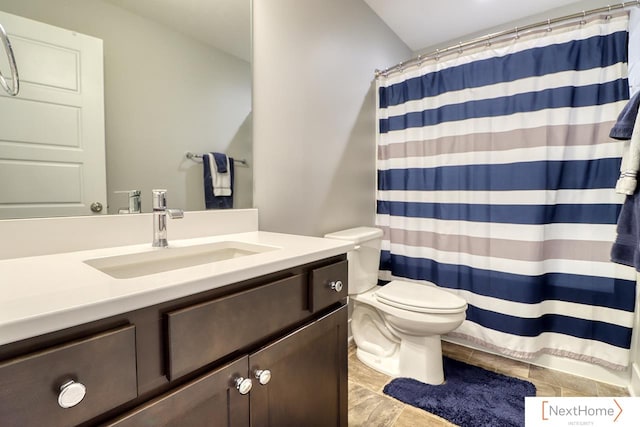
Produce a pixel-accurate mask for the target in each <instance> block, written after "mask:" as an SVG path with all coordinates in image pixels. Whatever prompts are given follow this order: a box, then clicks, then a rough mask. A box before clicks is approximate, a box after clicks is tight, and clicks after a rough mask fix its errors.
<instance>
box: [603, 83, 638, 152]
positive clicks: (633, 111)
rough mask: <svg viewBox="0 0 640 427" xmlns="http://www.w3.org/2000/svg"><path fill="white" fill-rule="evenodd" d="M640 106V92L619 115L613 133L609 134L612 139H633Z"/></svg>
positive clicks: (612, 129)
mask: <svg viewBox="0 0 640 427" xmlns="http://www.w3.org/2000/svg"><path fill="white" fill-rule="evenodd" d="M638 105H640V92H638V93H636V94H635V95H633V98H631V100H629V102H628V103H627V105H625V106H624V108H623V109H622V111H621V112H620V114H619V115H618V120H617V121H616V124H615V125H613V127H612V128H611V132H609V136H610V137H611V138H613V139H623V140H626V139H631V134H632V133H633V127H634V125H635V124H636V117H637V115H638Z"/></svg>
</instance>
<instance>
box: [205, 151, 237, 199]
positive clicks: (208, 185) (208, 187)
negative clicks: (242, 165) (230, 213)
mask: <svg viewBox="0 0 640 427" xmlns="http://www.w3.org/2000/svg"><path fill="white" fill-rule="evenodd" d="M215 154H216V153H214V159H215V161H216V166H217V167H218V168H220V166H219V165H220V164H219V163H218V160H217V158H216V156H215ZM209 156H210V154H203V155H202V166H203V167H202V170H203V179H204V204H205V207H206V208H207V209H231V208H233V179H234V177H233V172H234V170H233V166H234V164H233V159H232V158H231V157H229V173H230V174H231V176H230V178H231V196H214V195H213V181H212V179H211V166H210V164H209ZM223 156H224V154H223ZM225 157H226V156H225ZM224 163H225V169H226V166H227V164H226V161H225V162H224ZM218 170H220V169H218Z"/></svg>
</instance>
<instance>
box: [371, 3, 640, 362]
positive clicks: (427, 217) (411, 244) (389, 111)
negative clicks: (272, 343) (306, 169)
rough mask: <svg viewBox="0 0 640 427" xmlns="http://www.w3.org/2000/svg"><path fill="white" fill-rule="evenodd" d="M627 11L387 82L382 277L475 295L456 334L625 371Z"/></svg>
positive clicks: (380, 205)
mask: <svg viewBox="0 0 640 427" xmlns="http://www.w3.org/2000/svg"><path fill="white" fill-rule="evenodd" d="M627 23H628V16H627V14H621V15H617V16H613V17H611V16H608V17H598V18H595V19H593V20H590V21H589V22H582V23H580V24H578V23H576V24H575V25H573V24H572V25H566V26H564V27H561V28H554V29H553V30H552V31H541V32H539V33H537V34H530V35H528V36H522V37H519V38H514V39H513V40H510V41H506V42H501V43H500V44H494V45H493V46H483V47H482V48H479V49H476V50H474V51H472V52H464V53H459V54H455V55H452V56H449V57H447V58H443V59H440V60H439V61H438V60H430V61H429V62H426V63H424V64H422V65H421V66H419V67H413V68H412V69H408V70H405V71H403V72H400V73H394V74H390V75H389V76H386V77H385V76H381V77H379V78H378V81H377V84H378V105H379V107H378V119H379V120H378V123H379V132H378V190H377V219H376V222H377V225H378V226H379V227H381V228H382V229H383V230H384V237H383V246H382V257H381V263H380V279H381V280H382V281H383V282H384V281H388V280H393V279H403V280H410V281H415V282H419V283H420V282H422V283H427V282H431V283H434V284H436V285H438V286H441V287H443V288H447V289H448V290H450V291H452V292H454V293H456V294H458V295H460V296H461V297H463V298H465V299H466V300H467V302H468V304H469V308H468V311H467V320H466V321H465V322H464V323H463V324H462V326H461V327H460V328H458V329H457V330H456V331H454V332H453V333H452V334H451V336H453V337H458V338H463V339H466V340H469V341H472V342H473V343H475V344H477V345H480V346H483V347H485V348H488V349H491V350H494V351H498V352H500V353H502V354H506V355H510V356H513V357H517V358H522V359H530V358H533V357H535V356H537V355H539V354H541V353H548V354H553V355H559V356H564V357H570V358H574V359H580V360H585V361H589V362H592V363H596V364H601V365H604V366H607V367H609V368H612V369H625V368H626V367H627V365H628V362H629V348H630V343H631V331H632V325H633V316H634V307H635V271H634V270H633V269H631V268H629V267H625V266H621V265H618V264H614V263H612V262H610V261H609V253H610V249H611V244H612V242H613V241H614V240H615V227H616V221H617V217H618V214H619V212H620V208H621V203H622V202H623V201H624V199H623V198H621V197H622V196H620V195H617V194H616V193H615V192H614V190H613V188H614V187H615V182H616V179H617V178H618V176H619V167H620V158H621V155H622V142H620V141H615V140H612V139H610V138H609V137H608V133H609V130H610V129H611V127H612V125H613V123H614V122H615V119H616V118H617V116H618V114H619V112H620V111H621V110H622V108H623V107H624V106H625V105H626V101H627V100H628V98H629V90H628V82H627V38H628V33H627Z"/></svg>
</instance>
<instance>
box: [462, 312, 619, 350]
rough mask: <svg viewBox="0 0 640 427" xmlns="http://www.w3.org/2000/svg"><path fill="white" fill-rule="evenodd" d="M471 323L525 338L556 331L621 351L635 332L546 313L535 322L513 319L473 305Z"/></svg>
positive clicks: (533, 320) (468, 314) (469, 315)
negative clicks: (602, 343) (605, 344)
mask: <svg viewBox="0 0 640 427" xmlns="http://www.w3.org/2000/svg"><path fill="white" fill-rule="evenodd" d="M467 320H469V321H470V322H475V323H478V324H479V325H482V326H484V327H487V328H491V329H494V330H496V331H501V332H505V333H508V334H514V335H519V336H524V337H535V336H538V335H540V334H541V333H543V332H554V333H558V334H564V335H570V336H573V337H577V338H583V339H588V340H596V341H601V342H605V343H607V344H611V345H613V346H616V347H620V348H627V346H628V342H629V341H630V340H631V329H630V328H625V327H622V326H618V325H612V324H610V323H606V322H594V321H587V320H583V319H577V318H575V317H570V316H563V315H560V314H545V315H542V316H540V317H536V318H533V319H526V318H522V317H516V316H509V315H506V314H501V313H496V312H494V311H491V310H482V309H480V308H478V307H474V306H472V305H471V306H469V308H468V309H467Z"/></svg>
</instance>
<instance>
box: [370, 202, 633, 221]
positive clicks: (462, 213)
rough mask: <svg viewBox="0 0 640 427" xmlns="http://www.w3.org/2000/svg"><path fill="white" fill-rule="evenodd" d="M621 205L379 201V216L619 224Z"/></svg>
mask: <svg viewBox="0 0 640 427" xmlns="http://www.w3.org/2000/svg"><path fill="white" fill-rule="evenodd" d="M621 209H622V206H621V205H619V204H612V203H610V204H605V203H603V204H595V203H592V204H590V205H589V209H585V205H578V204H557V205H480V204H477V203H476V204H470V203H466V204H465V203H420V202H390V201H383V200H379V201H378V202H377V213H378V214H382V215H393V216H403V217H408V218H434V219H441V220H450V221H473V222H495V223H507V224H537V225H541V224H554V223H566V224H616V222H617V218H618V216H619V215H620V210H621Z"/></svg>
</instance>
